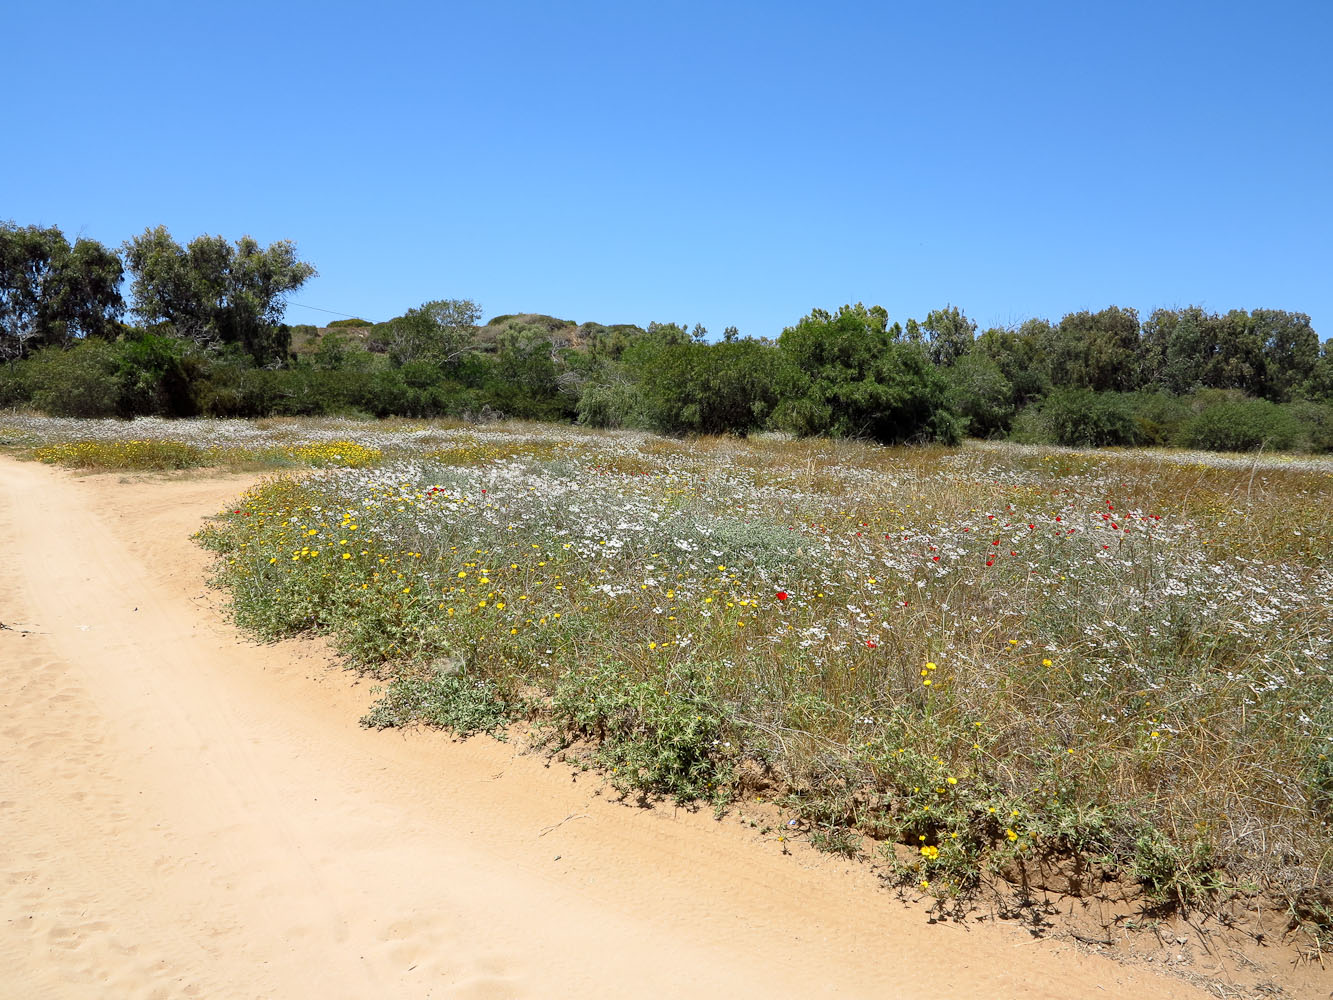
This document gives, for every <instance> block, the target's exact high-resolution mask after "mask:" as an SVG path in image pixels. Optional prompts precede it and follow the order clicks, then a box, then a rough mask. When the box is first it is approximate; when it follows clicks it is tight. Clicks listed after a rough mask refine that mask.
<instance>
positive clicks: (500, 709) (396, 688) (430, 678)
mask: <svg viewBox="0 0 1333 1000" xmlns="http://www.w3.org/2000/svg"><path fill="white" fill-rule="evenodd" d="M514 709H515V706H514V705H513V704H511V703H510V702H509V701H508V700H506V699H505V698H504V697H503V696H502V695H501V693H500V691H499V689H498V688H496V686H495V684H494V683H493V682H491V681H489V680H487V679H485V678H481V677H476V678H474V677H469V676H468V675H467V672H466V671H465V670H458V669H454V668H452V667H449V666H446V667H437V668H435V669H431V670H428V671H425V672H421V671H414V670H405V671H403V672H402V673H400V674H399V675H398V676H396V677H394V678H393V680H392V681H390V682H389V685H388V687H387V688H386V690H385V691H384V694H383V695H381V697H380V698H379V699H378V700H377V701H376V702H375V704H374V705H372V706H371V708H370V711H369V712H367V713H366V714H365V716H363V717H362V719H361V724H362V725H363V726H367V727H369V728H372V729H388V728H390V727H393V726H410V725H413V724H421V725H426V726H435V727H437V728H439V729H448V730H450V731H451V732H454V733H457V734H458V735H459V736H470V735H472V734H473V733H495V732H497V731H499V730H500V729H503V728H504V727H505V726H507V725H508V724H509V723H510V722H512V721H513V718H514Z"/></svg>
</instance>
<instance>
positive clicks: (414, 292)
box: [0, 0, 1333, 338]
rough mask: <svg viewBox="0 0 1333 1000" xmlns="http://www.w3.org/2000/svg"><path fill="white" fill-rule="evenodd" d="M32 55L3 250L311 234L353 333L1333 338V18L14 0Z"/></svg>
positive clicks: (1156, 2)
mask: <svg viewBox="0 0 1333 1000" xmlns="http://www.w3.org/2000/svg"><path fill="white" fill-rule="evenodd" d="M0 38H3V52H4V55H3V60H0V65H3V77H4V87H5V90H6V91H7V100H6V101H5V125H4V129H3V133H0V134H3V139H0V218H12V219H13V220H14V221H16V222H18V223H19V224H21V225H26V224H29V223H40V224H43V225H58V226H60V227H61V228H62V229H64V230H65V232H66V234H67V235H70V236H73V235H77V234H83V235H87V236H90V237H93V238H96V239H99V240H102V241H103V242H105V243H110V244H118V243H120V242H121V241H123V240H124V239H126V238H128V237H129V236H132V235H134V234H135V233H138V232H141V231H142V230H143V229H144V228H145V227H148V226H152V225H157V224H159V223H160V224H164V225H166V226H167V227H168V228H169V229H170V230H171V232H172V234H173V235H175V236H176V237H177V238H178V239H180V240H181V241H182V242H185V241H188V240H189V239H191V238H193V237H194V236H197V235H199V234H200V233H204V232H207V233H218V234H222V235H224V236H227V237H228V238H231V239H234V238H236V237H239V236H241V235H242V234H246V233H249V234H251V235H253V236H254V237H256V238H257V239H259V240H261V241H262V242H268V241H270V240H277V239H292V240H294V241H295V242H296V243H297V245H298V247H299V250H300V253H301V256H302V257H303V258H304V259H306V260H309V261H310V262H311V263H313V264H314V265H315V266H316V267H317V268H318V269H319V272H320V276H319V277H318V278H316V279H314V280H313V281H311V282H310V283H309V284H308V285H307V286H306V287H305V288H304V289H302V290H301V292H300V293H298V295H297V296H296V297H295V301H299V302H302V303H307V304H309V305H311V306H319V307H322V308H324V309H328V310H333V311H335V312H337V313H348V314H352V313H355V314H358V315H361V316H364V317H366V318H368V319H372V320H383V319H387V318H389V317H391V316H393V315H396V314H398V313H401V312H402V311H403V310H404V309H406V308H407V307H408V306H412V305H418V304H420V303H421V302H423V301H426V300H429V299H435V298H472V299H475V300H477V301H478V302H480V303H481V305H482V306H483V308H484V310H485V312H486V314H487V315H488V316H489V315H495V314H498V313H510V312H526V311H535V312H545V313H551V314H555V315H558V316H561V317H564V318H567V319H572V320H577V321H587V320H596V321H599V322H603V323H616V322H633V323H640V324H646V323H647V322H649V321H650V320H658V321H674V322H682V323H689V324H693V323H695V322H702V323H703V324H704V325H705V326H707V327H708V328H709V329H710V331H711V332H712V334H713V335H714V336H716V335H718V334H720V333H721V331H722V328H723V327H725V326H728V325H732V324H734V325H736V326H738V327H739V328H740V330H741V332H742V333H743V334H754V335H770V336H772V335H776V334H777V333H778V332H780V331H781V329H782V328H783V327H784V326H786V325H789V324H791V323H793V322H795V321H796V320H797V319H799V318H800V317H801V316H802V315H803V314H805V313H806V312H808V311H809V310H810V309H811V308H812V307H814V306H822V307H825V308H836V307H837V306H838V305H840V304H841V303H844V302H855V301H858V300H862V301H864V302H865V303H866V304H867V305H870V304H872V303H879V304H882V305H884V306H885V307H886V308H887V309H888V310H889V313H890V315H891V316H892V317H893V318H894V319H898V320H905V319H906V318H907V317H909V316H916V317H918V318H920V317H923V316H924V315H925V313H926V312H927V311H929V310H930V309H932V308H935V307H938V306H942V305H944V304H946V303H952V304H954V305H958V306H960V307H962V308H963V309H964V311H966V312H967V313H968V314H969V315H970V316H972V317H973V318H974V319H976V320H977V321H978V322H979V323H980V324H981V326H982V327H983V328H984V327H986V326H988V325H1005V324H1008V323H1012V322H1018V321H1021V320H1023V319H1025V318H1027V317H1029V316H1048V317H1051V318H1058V317H1059V316H1060V315H1062V314H1064V313H1065V312H1069V311H1072V310H1077V309H1084V308H1091V309H1097V308H1101V307H1103V306H1106V305H1110V304H1116V305H1122V306H1133V307H1136V308H1138V309H1139V310H1140V312H1141V313H1142V314H1143V315H1145V316H1146V314H1147V312H1148V310H1150V309H1151V308H1153V307H1155V306H1160V305H1165V306H1172V305H1187V304H1192V303H1193V304H1200V305H1203V306H1205V307H1207V308H1210V309H1215V310H1219V311H1224V310H1226V309H1230V308H1233V307H1243V308H1256V307H1272V308H1284V309H1291V310H1297V311H1302V312H1308V313H1309V314H1310V315H1311V316H1312V317H1313V319H1314V324H1315V328H1316V330H1317V331H1319V334H1320V336H1321V337H1322V338H1328V337H1331V336H1333V59H1331V58H1330V57H1329V53H1330V51H1331V50H1333V2H1331V0H1305V2H1296V0H1265V2H1263V3H1260V2H1255V0H1245V2H1232V0H1209V2H1173V0H1153V2H1140V0H1114V2H1106V0H1099V2H1096V3H1093V2H1081V0H1051V2H1006V0H988V2H944V0H939V2H925V0H918V2H912V3H889V2H882V3H836V2H835V3H817V2H812V0H805V2H800V3H788V2H775V0H769V2H765V3H725V2H670V0H661V2H657V3H640V2H634V0H623V2H619V3H581V2H567V3H554V2H550V0H547V2H517V0H514V2H491V3H394V2H379V3H361V4H348V3H337V2H321V3H318V4H315V3H284V2H281V0H273V2H249V0H245V2H230V3H219V4H202V3H199V4H196V3H190V2H179V0H174V2H170V3H153V4H147V3H133V2H131V3H107V2H97V3H91V2H65V3H46V4H42V3H35V2H34V3H19V2H16V3H7V4H4V5H3V10H2V11H0ZM287 318H288V321H289V322H293V323H299V322H315V323H320V322H323V321H326V320H329V319H332V318H334V316H333V315H332V314H330V313H322V312H315V311H312V310H310V309H306V308H301V307H298V306H296V305H292V306H291V307H289V309H288V313H287Z"/></svg>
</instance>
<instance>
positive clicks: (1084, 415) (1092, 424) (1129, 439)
mask: <svg viewBox="0 0 1333 1000" xmlns="http://www.w3.org/2000/svg"><path fill="white" fill-rule="evenodd" d="M1130 399H1131V398H1130V397H1129V396H1127V395H1125V394H1122V393H1118V392H1094V391H1093V390H1091V389H1057V390H1056V391H1055V392H1053V393H1051V394H1050V395H1049V396H1047V397H1046V398H1045V399H1044V400H1043V401H1042V402H1041V403H1040V404H1037V405H1038V407H1039V408H1038V410H1037V419H1036V426H1037V427H1038V428H1039V429H1040V433H1041V434H1042V435H1043V436H1044V438H1045V439H1046V440H1047V441H1049V442H1051V443H1053V444H1063V445H1074V446H1083V445H1092V446H1094V447H1100V446H1104V445H1131V444H1136V443H1137V442H1138V440H1139V430H1138V426H1137V424H1136V422H1135V419H1134V409H1133V406H1132V403H1131V401H1130Z"/></svg>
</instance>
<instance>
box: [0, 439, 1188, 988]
mask: <svg viewBox="0 0 1333 1000" xmlns="http://www.w3.org/2000/svg"><path fill="white" fill-rule="evenodd" d="M245 485H246V483H245V481H244V480H242V479H238V478H230V479H185V480H164V479H158V480H123V479H121V478H120V477H117V476H110V475H103V476H92V477H82V478H80V477H75V476H72V475H70V474H67V473H64V472H60V471H57V470H53V469H49V468H47V467H44V466H40V465H36V464H29V463H20V462H17V461H14V460H12V459H8V458H0V559H2V560H3V562H2V563H0V566H2V567H3V569H0V622H3V623H4V624H5V625H6V626H7V628H6V629H4V630H0V997H2V998H20V997H22V998H41V997H53V998H83V997H193V996H197V997H208V998H215V997H281V998H286V997H320V998H336V997H349V998H353V997H355V998H360V997H366V998H370V997H375V998H379V997H535V998H558V997H580V998H591V997H676V996H684V997H714V996H716V997H728V998H738V997H741V998H743V997H761V996H762V997H766V998H781V997H824V996H837V997H907V998H911V997H930V998H932V1000H938V998H940V997H983V996H984V997H1052V998H1069V997H1101V998H1114V997H1124V998H1131V997H1132V998H1143V997H1181V998H1184V997H1201V996H1203V995H1204V994H1203V993H1201V992H1198V991H1196V990H1195V989H1193V988H1192V987H1189V986H1187V985H1185V984H1183V983H1181V982H1178V981H1175V980H1171V979H1166V978H1159V977H1157V976H1155V975H1154V974H1153V973H1152V972H1150V971H1148V970H1141V969H1133V968H1126V967H1122V966H1119V965H1117V964H1114V963H1112V962H1110V961H1108V960H1104V959H1101V958H1098V957H1095V956H1087V955H1083V954H1080V953H1078V952H1076V951H1075V950H1073V949H1072V948H1070V947H1067V946H1060V945H1057V944H1053V943H1050V942H1045V941H1033V940H1031V939H1029V938H1028V937H1027V936H1026V935H1025V934H1024V933H1023V932H1022V931H1021V930H1019V929H1017V928H1013V927H1006V926H994V925H983V926H978V927H973V928H971V929H970V930H969V929H964V928H960V927H957V926H950V925H936V926H930V925H928V924H927V923H926V922H925V920H924V918H923V916H922V914H921V913H920V912H918V911H911V910H906V909H904V908H903V906H902V904H901V903H898V902H897V901H895V900H894V899H893V898H892V897H891V896H890V894H889V893H887V892H884V891H883V890H881V889H878V888H877V887H876V886H875V885H874V884H873V881H872V880H871V879H869V878H867V877H866V876H865V874H864V873H863V872H849V871H847V870H845V867H844V866H840V865H839V864H838V863H835V862H833V861H830V860H827V859H822V858H816V857H815V856H813V855H812V854H811V853H808V852H798V854H797V855H796V856H794V857H784V856H783V855H782V854H781V853H780V851H779V849H778V847H777V845H775V844H773V843H771V842H766V841H763V840H761V839H759V838H758V837H757V836H755V835H754V834H753V833H747V832H745V831H744V830H743V829H742V828H741V827H740V826H739V824H735V823H726V822H724V823H717V822H714V821H713V820H712V818H711V817H710V816H708V815H700V814H692V813H688V812H684V811H680V810H673V809H670V808H658V809H653V810H643V809H637V808H633V807H630V806H627V805H624V804H618V803H616V802H614V801H610V800H609V798H610V797H608V796H605V795H602V794H599V793H598V791H597V789H598V783H597V781H596V780H595V779H594V778H591V777H587V776H585V777H581V778H579V779H578V780H577V781H576V780H574V779H573V777H572V775H571V772H570V771H569V770H568V769H566V768H564V767H563V766H562V765H554V766H551V767H546V766H544V762H543V760H542V759H540V758H539V757H537V756H533V755H522V754H518V753H517V752H516V751H515V748H514V747H513V746H512V745H507V744H501V743H497V742H494V741H489V740H472V741H468V742H466V743H452V742H450V741H449V740H447V739H446V738H444V737H442V736H440V735H439V734H432V733H407V734H404V733H401V732H396V731H388V732H385V733H375V732H368V731H365V730H363V729H361V728H360V727H358V725H357V723H356V719H357V717H358V715H359V714H360V713H361V711H363V710H364V707H365V705H366V704H367V703H368V701H369V699H370V695H369V690H368V687H367V686H366V685H365V684H364V683H362V684H358V683H357V682H356V681H355V680H354V679H353V678H352V677H351V676H350V675H348V674H346V673H344V672H339V671H330V670H329V669H328V667H327V658H326V657H324V656H322V655H320V653H319V651H318V648H317V647H313V646H312V645H311V644H308V643H307V644H301V645H295V644H288V645H278V646H256V645H253V644H251V643H249V642H246V641H245V640H244V639H243V638H242V637H241V636H239V635H238V634H237V633H236V631H235V630H234V629H233V628H232V627H231V626H230V625H228V624H227V623H226V622H225V620H224V619H223V618H222V616H221V615H220V614H219V613H218V611H217V609H216V598H215V597H214V596H212V595H209V594H206V593H205V589H204V582H203V581H204V577H205V567H206V564H207V558H206V555H205V554H204V553H203V552H201V551H200V550H199V549H198V548H197V547H196V546H195V545H194V544H193V543H192V542H191V541H190V540H189V535H190V534H191V533H192V532H193V531H194V530H196V529H197V528H198V526H199V525H200V523H201V521H202V519H203V518H205V517H206V516H207V515H209V514H211V513H213V512H215V511H216V510H218V509H219V508H220V507H222V506H223V505H225V504H226V503H227V502H228V500H229V499H230V498H232V497H234V496H235V495H236V494H237V493H238V492H239V491H240V490H241V489H242V488H243V487H244V486H245ZM562 821H563V822H562Z"/></svg>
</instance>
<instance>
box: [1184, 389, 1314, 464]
mask: <svg viewBox="0 0 1333 1000" xmlns="http://www.w3.org/2000/svg"><path fill="white" fill-rule="evenodd" d="M1199 398H1201V399H1204V398H1206V395H1205V394H1204V393H1200V394H1199ZM1204 405H1205V408H1204V409H1202V410H1200V411H1199V412H1198V413H1197V414H1195V415H1194V416H1193V417H1192V418H1191V419H1190V420H1189V421H1188V422H1186V424H1185V426H1184V427H1183V428H1181V431H1180V439H1179V442H1180V444H1182V445H1184V446H1185V447H1187V448H1202V449H1206V450H1208V451H1256V450H1258V449H1261V448H1262V449H1267V450H1276V451H1287V450H1289V449H1291V448H1292V447H1294V446H1295V445H1296V443H1297V442H1298V441H1299V440H1300V438H1301V436H1302V435H1301V431H1302V428H1301V424H1300V421H1298V420H1297V419H1296V417H1295V416H1294V415H1293V414H1292V413H1291V412H1290V411H1289V410H1287V409H1286V408H1284V407H1282V406H1279V405H1278V404H1277V403H1270V402H1268V401H1267V400H1265V399H1230V398H1228V399H1225V400H1224V401H1223V402H1219V403H1215V404H1211V405H1209V404H1208V403H1205V404H1204Z"/></svg>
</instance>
